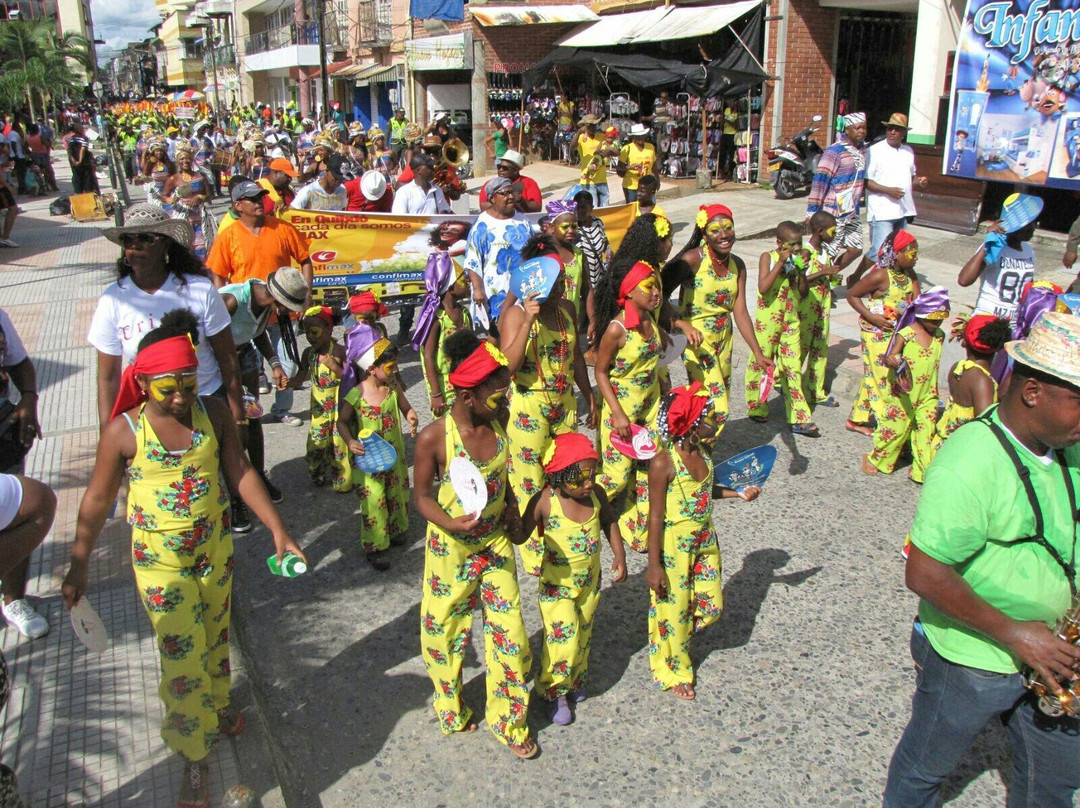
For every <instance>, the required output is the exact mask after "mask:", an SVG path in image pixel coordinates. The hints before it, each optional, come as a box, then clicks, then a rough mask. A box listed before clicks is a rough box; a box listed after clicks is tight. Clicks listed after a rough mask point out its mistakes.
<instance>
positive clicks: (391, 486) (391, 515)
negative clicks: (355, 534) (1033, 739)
mask: <svg viewBox="0 0 1080 808" xmlns="http://www.w3.org/2000/svg"><path fill="white" fill-rule="evenodd" d="M357 365H359V368H360V371H361V374H362V378H361V381H360V383H359V384H358V385H356V386H355V387H353V388H352V389H351V390H350V391H349V392H348V393H346V395H345V400H344V401H341V402H339V407H340V411H339V413H338V423H337V428H338V432H339V433H340V434H341V437H342V438H343V439H344V440H345V443H346V445H347V446H348V447H349V451H350V452H352V453H353V454H357V455H362V454H364V444H363V443H362V442H361V441H360V437H361V433H362V432H364V430H371V431H372V432H373V433H375V434H376V435H379V436H380V437H381V438H382V439H383V440H385V441H386V442H387V443H389V444H390V445H391V446H393V447H394V451H395V452H396V453H397V459H396V460H395V461H394V465H393V466H392V467H391V468H389V469H388V470H386V471H381V472H366V471H360V469H357V468H353V470H352V472H353V490H355V491H356V496H357V498H358V499H359V500H360V544H361V546H362V547H363V549H364V554H365V555H366V556H367V561H368V563H369V564H370V565H371V566H372V568H373V569H376V570H378V571H380V572H383V571H385V570H388V569H390V561H389V560H388V559H387V557H386V551H387V549H388V548H389V546H390V544H391V543H393V544H398V543H399V542H400V541H401V540H402V539H403V538H404V536H405V531H406V530H407V529H408V527H409V469H408V467H407V465H406V463H405V440H404V438H403V437H402V435H401V420H400V418H399V414H400V415H403V416H404V417H405V420H406V421H408V422H409V426H410V427H411V428H412V434H413V436H414V437H415V436H416V427H417V425H418V424H419V420H418V419H417V417H416V411H415V410H413V408H412V405H410V404H409V400H408V399H407V398H406V397H405V390H404V388H403V387H402V385H401V378H400V377H399V376H398V369H397V349H396V348H395V347H394V346H393V345H392V344H391V343H390V340H388V339H387V338H386V337H379V338H378V339H377V340H376V341H375V342H374V343H373V344H372V345H371V346H370V347H367V348H366V350H362V351H360V358H359V359H358V360H357Z"/></svg>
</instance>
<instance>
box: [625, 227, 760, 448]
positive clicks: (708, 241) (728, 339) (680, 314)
mask: <svg viewBox="0 0 1080 808" xmlns="http://www.w3.org/2000/svg"><path fill="white" fill-rule="evenodd" d="M642 218H644V216H643V217H642ZM694 223H695V227H694V232H693V234H692V235H691V237H690V242H689V243H688V244H687V246H686V247H685V248H684V249H683V251H682V252H680V253H679V254H678V255H677V256H676V257H675V258H674V259H673V260H672V261H670V262H668V264H667V265H666V266H665V267H664V269H663V282H664V291H663V296H664V299H665V300H667V299H668V298H669V297H670V296H671V295H672V294H674V293H675V292H676V290H678V291H679V305H678V307H677V309H676V310H675V311H674V312H672V311H670V310H668V311H666V312H665V317H664V318H663V319H662V321H661V322H669V321H670V323H671V327H672V331H674V329H676V328H677V329H679V330H680V331H681V332H682V333H683V334H684V335H685V336H686V341H687V343H688V344H687V346H686V350H685V351H684V352H683V361H684V363H685V364H686V375H687V376H688V377H689V378H690V381H699V382H701V383H702V385H703V386H704V387H705V389H706V390H707V391H708V393H709V395H710V396H711V397H712V399H713V404H714V407H715V410H716V414H717V417H718V418H719V420H720V429H723V426H724V424H725V423H726V422H727V418H728V413H729V412H730V404H729V398H728V391H729V388H730V387H731V348H732V328H731V324H732V319H734V321H735V325H736V326H738V328H739V333H740V334H741V335H742V338H743V339H744V340H745V341H746V344H747V346H748V347H749V348H750V353H751V354H753V356H754V361H755V362H756V363H757V364H758V365H759V366H760V367H761V368H762V369H763V370H768V368H770V367H772V362H771V361H770V360H769V359H767V358H766V357H765V355H764V354H763V353H762V352H761V347H760V346H759V345H758V340H757V335H756V334H755V333H754V323H753V321H752V320H751V319H750V313H749V312H748V311H747V309H746V264H744V263H743V260H742V259H741V258H739V257H738V256H737V255H733V254H732V252H731V250H732V248H734V246H735V221H734V218H733V217H732V214H731V210H730V209H729V208H728V207H726V206H725V205H702V206H701V208H700V209H699V210H698V213H697V218H696V219H695V220H694ZM665 308H666V307H665ZM718 435H719V431H717V436H718ZM713 440H715V437H714V438H713Z"/></svg>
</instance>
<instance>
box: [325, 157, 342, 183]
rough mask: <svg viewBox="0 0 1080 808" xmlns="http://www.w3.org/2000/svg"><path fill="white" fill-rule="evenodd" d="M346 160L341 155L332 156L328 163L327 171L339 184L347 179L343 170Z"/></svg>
mask: <svg viewBox="0 0 1080 808" xmlns="http://www.w3.org/2000/svg"><path fill="white" fill-rule="evenodd" d="M344 163H345V160H344V158H342V156H341V155H340V154H332V155H330V157H329V159H327V161H326V170H327V172H329V173H330V174H331V175H332V176H333V177H334V179H336V180H337V181H338V182H342V181H343V180H344V179H345V172H344V170H343V166H344Z"/></svg>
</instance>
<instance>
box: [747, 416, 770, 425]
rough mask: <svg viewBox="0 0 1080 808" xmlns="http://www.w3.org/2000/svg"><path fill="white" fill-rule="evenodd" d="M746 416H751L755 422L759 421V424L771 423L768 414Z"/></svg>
mask: <svg viewBox="0 0 1080 808" xmlns="http://www.w3.org/2000/svg"><path fill="white" fill-rule="evenodd" d="M746 417H747V418H749V419H750V420H751V421H753V422H754V423H757V424H767V423H769V416H767V415H748V416H746Z"/></svg>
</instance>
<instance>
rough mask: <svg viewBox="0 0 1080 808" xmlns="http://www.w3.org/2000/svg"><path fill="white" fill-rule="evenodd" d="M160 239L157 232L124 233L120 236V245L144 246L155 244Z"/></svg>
mask: <svg viewBox="0 0 1080 808" xmlns="http://www.w3.org/2000/svg"><path fill="white" fill-rule="evenodd" d="M159 241H161V236H160V235H158V234H157V233H124V234H123V235H121V236H120V246H121V247H134V246H136V245H138V246H140V247H141V246H144V245H147V244H157V243H158V242H159Z"/></svg>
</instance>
